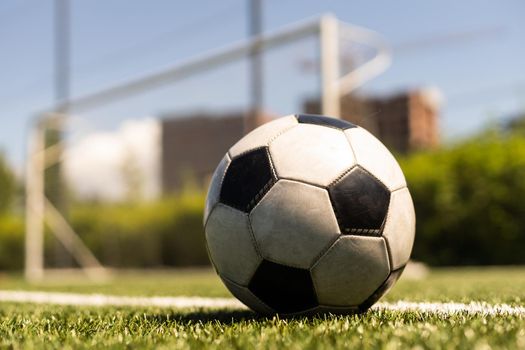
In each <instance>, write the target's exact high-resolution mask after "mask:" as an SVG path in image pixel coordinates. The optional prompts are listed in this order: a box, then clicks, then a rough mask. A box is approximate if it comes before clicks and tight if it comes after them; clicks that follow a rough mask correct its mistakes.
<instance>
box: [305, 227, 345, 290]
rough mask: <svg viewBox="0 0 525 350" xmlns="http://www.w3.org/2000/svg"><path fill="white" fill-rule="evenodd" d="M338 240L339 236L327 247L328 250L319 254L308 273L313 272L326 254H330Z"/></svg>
mask: <svg viewBox="0 0 525 350" xmlns="http://www.w3.org/2000/svg"><path fill="white" fill-rule="evenodd" d="M340 238H341V236H339V237H337V239H336V240H335V241H333V242H332V244H331V245H330V246H329V247H328V249H326V250H325V251H324V252H323V253H322V254H319V257H318V258H317V261H316V262H315V263H314V264H313V265H312V267H310V268H309V270H310V272H313V270H314V269H315V267H316V266H317V265H318V264H319V262H320V261H321V259H322V258H324V257H325V256H326V255H327V254H328V252H330V251H331V250H332V249H333V248H334V246H335V244H336V243H337V241H339V239H340ZM312 280H313V279H312Z"/></svg>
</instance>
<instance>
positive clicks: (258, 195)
mask: <svg viewBox="0 0 525 350" xmlns="http://www.w3.org/2000/svg"><path fill="white" fill-rule="evenodd" d="M275 182H276V181H275V179H273V178H272V179H271V180H269V181H268V182H267V183H266V184H265V185H264V186H263V188H261V189H260V190H259V192H257V193H256V194H255V196H254V197H253V198H252V199H251V200H250V203H248V205H247V206H246V210H247V211H248V212H250V211H251V210H252V209H253V208H255V206H256V205H257V204H258V203H259V201H260V200H261V199H262V198H263V197H264V195H265V194H266V193H268V191H269V190H270V188H271V187H272V186H273V184H274V183H275Z"/></svg>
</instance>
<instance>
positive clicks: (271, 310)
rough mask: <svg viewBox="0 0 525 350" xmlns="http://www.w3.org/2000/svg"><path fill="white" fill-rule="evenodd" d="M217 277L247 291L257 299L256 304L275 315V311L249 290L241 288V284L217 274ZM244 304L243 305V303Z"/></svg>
mask: <svg viewBox="0 0 525 350" xmlns="http://www.w3.org/2000/svg"><path fill="white" fill-rule="evenodd" d="M219 276H220V277H221V278H224V279H225V280H228V282H230V283H231V284H234V285H235V286H237V287H239V288H242V289H246V290H248V292H249V293H250V294H251V295H252V296H253V297H254V298H255V299H257V301H258V302H260V303H261V304H262V305H263V306H265V307H267V308H268V310H270V312H271V313H275V310H274V309H272V308H271V307H270V306H268V305H267V304H266V303H265V302H264V301H262V300H261V299H260V298H259V297H258V296H257V295H255V294H254V293H253V292H252V291H251V290H250V288H248V287H247V286H243V285H242V284H239V283H235V282H233V281H232V280H231V279H229V278H228V277H225V276H223V275H222V274H219ZM243 304H244V303H243Z"/></svg>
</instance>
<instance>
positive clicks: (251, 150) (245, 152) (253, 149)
mask: <svg viewBox="0 0 525 350" xmlns="http://www.w3.org/2000/svg"><path fill="white" fill-rule="evenodd" d="M263 148H267V146H259V147H255V148H251V149H249V150H246V151H244V152H242V153H239V154H238V155H237V156H235V157H231V156H230V155H229V154H228V156H229V157H230V159H231V160H234V159H237V158H240V157H242V156H244V155H246V154H248V153H251V152H254V151H258V150H260V149H263Z"/></svg>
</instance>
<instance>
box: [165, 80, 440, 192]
mask: <svg viewBox="0 0 525 350" xmlns="http://www.w3.org/2000/svg"><path fill="white" fill-rule="evenodd" d="M341 103H342V106H341V107H342V108H341V114H342V118H343V119H346V120H348V121H351V122H353V123H356V124H358V125H360V126H363V127H364V128H366V129H367V130H369V131H370V132H372V133H373V134H374V135H376V136H377V137H378V138H379V139H380V140H381V141H383V142H384V143H385V144H386V145H387V146H388V147H390V148H391V149H392V150H394V151H397V152H403V153H404V152H409V151H411V150H416V149H421V148H430V147H434V146H436V145H437V144H438V142H439V134H438V124H437V123H438V120H437V119H438V109H439V103H438V99H436V98H435V97H434V96H432V94H431V93H429V92H428V91H425V90H421V91H414V92H409V93H405V94H398V95H395V96H391V97H387V98H379V97H373V98H370V97H367V98H364V97H355V96H348V97H344V98H343V99H342V101H341ZM305 112H306V113H313V114H318V113H319V112H320V108H319V103H318V102H317V101H309V102H307V103H306V104H305ZM175 117H176V118H175ZM245 117H246V114H245V113H242V112H236V113H225V114H221V115H216V114H211V113H200V114H199V113H196V114H190V115H184V116H175V115H167V116H164V118H163V121H162V158H161V164H162V188H163V191H164V193H169V192H175V191H178V190H180V189H181V188H183V187H184V185H185V184H186V183H192V184H195V185H197V186H205V185H207V183H208V181H209V178H210V176H211V174H212V173H213V170H214V169H215V167H216V166H217V164H218V163H219V161H220V160H221V158H222V157H223V156H224V154H225V153H226V151H227V150H228V149H229V148H230V147H231V146H232V145H233V144H234V143H235V142H237V141H238V140H239V139H240V138H241V137H242V136H243V135H244V121H245ZM271 119H272V117H271V116H270V115H267V114H262V115H260V116H259V117H258V118H248V119H247V129H248V130H251V129H254V128H255V127H257V126H259V125H261V124H264V123H265V122H268V121H270V120H271Z"/></svg>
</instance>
